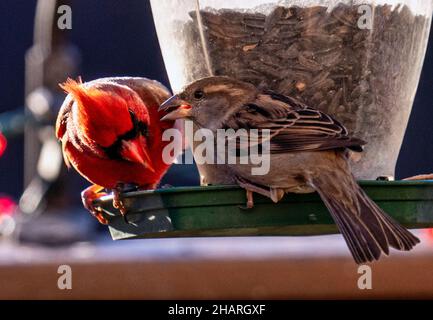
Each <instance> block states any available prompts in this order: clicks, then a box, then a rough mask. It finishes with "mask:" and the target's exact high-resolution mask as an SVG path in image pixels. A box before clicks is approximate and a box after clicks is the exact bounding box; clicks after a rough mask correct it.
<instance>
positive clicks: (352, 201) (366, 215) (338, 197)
mask: <svg viewBox="0 0 433 320" xmlns="http://www.w3.org/2000/svg"><path fill="white" fill-rule="evenodd" d="M334 174H335V173H334ZM336 178H337V177H335V175H334V176H333V177H332V176H329V177H327V176H321V177H318V178H316V179H314V181H313V183H312V184H313V186H314V188H315V189H316V190H317V192H318V193H319V195H320V197H321V198H322V200H323V201H324V203H325V205H326V207H327V208H328V210H329V211H330V213H331V215H332V218H333V219H334V221H335V223H336V224H337V226H338V228H339V230H340V232H341V233H342V235H343V237H344V239H345V240H346V242H347V245H348V247H349V249H350V252H351V253H352V255H353V257H354V259H355V261H356V263H358V264H361V263H365V262H371V261H373V260H377V259H379V257H380V255H381V253H382V252H383V253H385V254H386V255H388V254H389V247H393V248H395V249H398V250H403V251H408V250H410V249H412V248H413V247H414V246H415V245H416V244H417V243H419V239H418V238H417V237H415V236H414V235H413V234H412V233H410V232H409V231H408V230H406V229H405V228H404V227H402V226H401V225H400V224H398V223H397V222H396V221H394V219H392V218H391V217H390V216H388V215H387V214H386V213H385V212H384V211H383V210H382V209H380V208H379V207H378V206H377V205H376V204H375V203H374V202H373V201H372V200H371V199H370V198H369V197H368V196H367V195H366V194H365V192H364V191H363V190H362V189H361V188H360V187H359V185H358V184H357V183H356V181H355V179H354V178H353V176H352V175H350V174H349V175H347V176H345V177H343V178H342V179H336ZM346 184H347V185H346Z"/></svg>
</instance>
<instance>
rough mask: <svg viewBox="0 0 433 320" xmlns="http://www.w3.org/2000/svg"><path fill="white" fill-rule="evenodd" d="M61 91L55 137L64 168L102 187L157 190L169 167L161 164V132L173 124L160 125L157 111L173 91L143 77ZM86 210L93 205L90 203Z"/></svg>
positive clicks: (71, 83) (78, 85)
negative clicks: (71, 168)
mask: <svg viewBox="0 0 433 320" xmlns="http://www.w3.org/2000/svg"><path fill="white" fill-rule="evenodd" d="M60 86H61V87H62V88H63V89H64V90H65V92H67V93H68V96H67V98H66V100H65V102H64V103H63V106H62V108H61V110H60V112H59V115H58V118H57V124H56V134H57V137H58V139H60V140H61V142H62V146H63V153H64V158H65V161H66V163H67V164H68V165H69V164H70V165H72V166H73V167H74V168H75V169H76V170H77V171H78V172H79V173H80V174H81V175H82V176H83V177H85V178H86V179H87V180H89V181H90V182H92V183H94V184H96V185H99V186H101V187H103V188H107V189H116V188H117V187H118V186H119V185H121V184H135V185H137V186H139V187H140V188H143V189H152V188H154V187H155V186H156V185H157V184H158V182H159V181H160V179H161V177H162V176H163V174H164V173H165V172H166V170H167V169H168V167H169V166H170V164H169V163H165V162H164V161H163V159H162V150H163V148H164V147H165V146H166V145H167V143H168V142H163V141H162V133H163V131H164V130H165V129H167V128H171V127H172V126H173V122H171V123H168V124H167V123H162V122H160V121H159V119H160V118H161V113H160V112H158V107H159V105H160V104H161V102H163V101H164V100H165V99H167V98H168V97H169V96H170V92H169V91H168V90H167V89H166V88H165V87H163V86H162V85H161V84H159V83H158V82H156V81H152V80H148V79H144V78H104V79H98V80H95V81H92V82H88V83H81V81H74V80H71V79H68V80H67V81H66V82H65V83H63V84H61V85H60ZM92 192H94V188H93V189H92ZM84 200H86V199H83V201H84ZM85 205H86V207H88V208H89V206H91V205H90V204H89V202H88V201H87V203H86V202H85ZM89 209H90V210H93V208H89Z"/></svg>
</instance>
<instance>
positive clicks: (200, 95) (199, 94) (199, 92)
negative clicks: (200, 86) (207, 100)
mask: <svg viewBox="0 0 433 320" xmlns="http://www.w3.org/2000/svg"><path fill="white" fill-rule="evenodd" d="M203 97H204V92H203V91H202V90H196V91H195V92H194V99H197V100H200V99H203Z"/></svg>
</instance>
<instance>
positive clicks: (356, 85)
mask: <svg viewBox="0 0 433 320" xmlns="http://www.w3.org/2000/svg"><path fill="white" fill-rule="evenodd" d="M151 5H152V11H153V16H154V21H155V25H156V31H157V33H158V38H159V42H160V46H161V51H162V55H163V58H164V62H165V66H166V69H167V72H168V76H169V79H170V83H171V86H172V88H173V90H174V91H175V92H176V91H179V90H180V89H181V88H182V87H183V86H185V85H186V84H188V83H190V82H192V81H195V80H197V79H199V78H202V77H205V76H210V75H226V76H231V77H234V78H238V79H241V80H244V81H248V82H252V83H253V84H255V85H257V86H263V87H266V88H270V89H272V90H275V91H277V92H279V93H282V94H286V95H290V96H293V97H296V98H298V99H299V100H301V101H303V102H305V103H306V104H307V105H309V106H311V107H313V108H316V109H320V110H322V111H325V112H326V113H328V114H331V115H333V116H334V117H335V118H336V119H337V120H339V121H341V122H342V123H343V124H344V125H345V126H346V127H347V128H348V130H349V132H350V133H351V134H352V135H354V136H356V137H358V138H361V139H363V140H365V141H367V142H368V144H367V145H366V147H365V151H364V153H363V156H362V158H361V159H360V160H359V161H358V162H357V163H353V165H352V167H353V171H354V173H355V176H356V177H357V178H358V179H366V180H374V179H376V178H377V177H379V176H394V171H395V165H396V162H397V157H398V154H399V151H400V147H401V144H402V141H403V136H404V133H405V130H406V126H407V123H408V119H409V115H410V112H411V108H412V104H413V100H414V97H415V92H416V89H417V86H418V81H419V77H420V73H421V68H422V64H423V60H424V56H425V51H426V46H427V41H428V35H429V31H430V24H431V15H432V10H433V2H432V1H431V0H428V1H427V0H376V1H375V0H367V1H365V0H362V1H356V0H355V1H353V0H329V1H323V0H320V1H319V0H287V1H275V0H274V1H269V0H249V1H239V0H238V1H236V0H154V1H151ZM199 170H200V166H199Z"/></svg>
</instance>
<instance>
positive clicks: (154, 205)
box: [94, 181, 433, 240]
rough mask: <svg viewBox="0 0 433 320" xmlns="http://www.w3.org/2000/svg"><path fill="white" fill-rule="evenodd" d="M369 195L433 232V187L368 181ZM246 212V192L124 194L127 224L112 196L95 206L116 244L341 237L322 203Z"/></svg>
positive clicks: (314, 198) (311, 197)
mask: <svg viewBox="0 0 433 320" xmlns="http://www.w3.org/2000/svg"><path fill="white" fill-rule="evenodd" d="M360 184H361V186H362V188H363V189H364V190H365V191H366V192H367V194H368V195H369V196H370V197H371V198H372V199H373V200H374V201H375V202H376V203H377V204H378V205H379V206H380V207H381V208H382V209H383V210H385V212H387V213H388V214H389V215H390V216H392V217H393V218H394V219H396V220H397V221H399V222H400V223H401V224H403V225H404V226H406V227H408V228H427V227H433V181H363V182H361V183H360ZM254 196H255V206H254V208H253V209H249V210H245V209H242V208H241V207H244V206H245V201H246V199H245V191H244V190H243V189H241V188H240V187H237V186H208V187H183V188H170V189H159V190H154V191H136V192H129V193H125V194H123V199H124V204H125V206H126V208H127V209H128V212H129V213H128V215H127V220H128V222H129V223H127V222H125V220H124V219H123V217H122V216H121V215H120V212H119V211H117V209H114V208H113V205H112V203H113V198H112V196H104V197H103V198H101V199H98V200H96V201H95V203H94V204H95V206H97V207H99V208H102V209H103V211H104V214H105V216H106V217H107V219H108V220H109V229H110V232H111V236H112V238H113V239H114V240H120V239H133V238H168V237H173V238H175V237H215V236H230V237H232V236H313V235H324V234H334V233H337V232H338V231H337V228H336V226H335V224H334V222H333V220H332V218H331V215H330V214H329V213H328V210H327V209H326V207H325V205H324V204H323V202H322V201H321V199H320V197H319V196H318V195H317V194H315V193H313V194H287V195H286V196H285V197H284V198H283V200H282V201H281V202H279V203H277V204H275V203H273V202H272V201H271V200H269V199H267V198H265V197H262V196H261V195H258V194H255V195H254Z"/></svg>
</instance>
